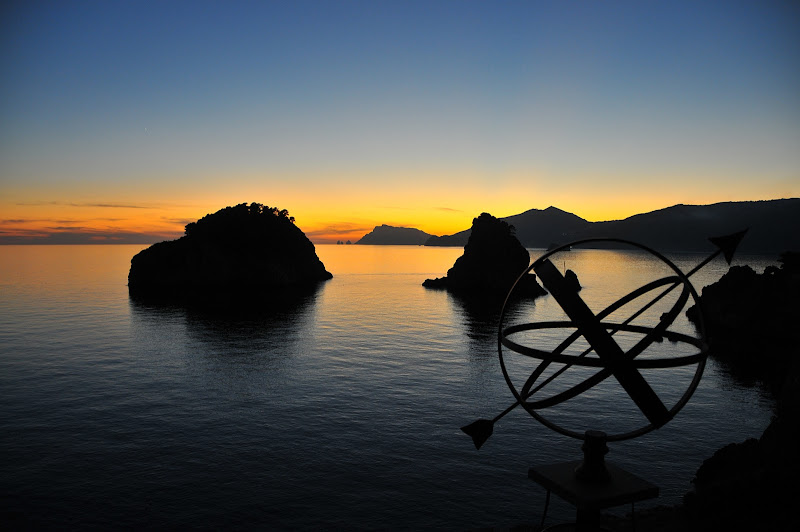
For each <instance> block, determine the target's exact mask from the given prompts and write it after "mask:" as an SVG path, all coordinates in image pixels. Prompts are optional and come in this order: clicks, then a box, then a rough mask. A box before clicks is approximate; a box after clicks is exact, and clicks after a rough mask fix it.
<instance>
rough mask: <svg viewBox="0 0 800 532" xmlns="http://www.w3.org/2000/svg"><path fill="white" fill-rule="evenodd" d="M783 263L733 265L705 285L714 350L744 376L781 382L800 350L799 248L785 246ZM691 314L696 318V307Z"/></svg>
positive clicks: (704, 299) (702, 300)
mask: <svg viewBox="0 0 800 532" xmlns="http://www.w3.org/2000/svg"><path fill="white" fill-rule="evenodd" d="M779 261H780V262H781V267H780V268H776V267H774V266H770V267H768V268H767V269H766V270H765V271H764V273H763V274H757V273H756V272H755V271H753V269H752V268H750V267H749V266H733V267H732V268H731V269H730V270H729V271H728V272H727V273H726V274H725V275H723V276H722V278H720V280H719V281H717V282H716V283H714V284H712V285H709V286H706V287H705V288H703V291H702V295H701V296H700V304H701V305H702V306H703V309H704V310H705V312H704V318H705V323H706V330H707V333H708V338H709V341H710V344H711V355H712V356H714V357H715V358H717V359H719V360H722V361H723V362H724V363H725V364H726V365H727V366H728V367H729V368H731V369H732V371H733V374H734V376H739V377H741V378H743V380H752V379H761V380H764V381H766V382H768V383H770V384H771V385H773V387H774V386H775V383H773V382H772V381H773V379H774V378H777V380H778V383H777V385H778V386H779V385H780V383H781V382H782V380H783V376H784V374H785V372H786V370H787V369H788V367H789V365H790V363H791V362H792V360H793V358H794V357H795V356H796V355H797V354H798V341H800V337H798V335H797V324H798V323H800V253H790V252H786V253H783V254H782V255H781V258H780V259H779ZM687 316H688V317H689V319H690V320H692V321H693V322H695V323H696V322H697V308H696V307H692V308H690V309H689V311H688V312H687Z"/></svg>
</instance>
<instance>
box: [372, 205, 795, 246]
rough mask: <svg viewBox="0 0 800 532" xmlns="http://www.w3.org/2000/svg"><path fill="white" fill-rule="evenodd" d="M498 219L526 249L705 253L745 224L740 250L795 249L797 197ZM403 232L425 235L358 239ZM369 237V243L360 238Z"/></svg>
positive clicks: (534, 212) (460, 238)
mask: <svg viewBox="0 0 800 532" xmlns="http://www.w3.org/2000/svg"><path fill="white" fill-rule="evenodd" d="M478 214H480V213H476V216H477V215H478ZM501 220H504V221H506V222H508V223H509V224H511V225H513V226H514V227H515V229H516V235H517V238H518V239H519V240H520V242H522V244H523V245H524V246H525V247H527V248H542V249H546V248H548V247H551V246H554V245H557V244H566V243H569V242H573V241H575V240H581V239H584V238H596V237H613V238H621V239H625V240H632V241H634V242H638V243H641V244H644V245H647V246H650V247H652V248H654V249H657V250H659V251H664V252H672V251H708V250H711V249H712V245H711V244H710V243H709V242H708V237H711V236H720V235H725V234H729V233H734V232H736V231H740V230H742V229H745V228H749V229H750V231H749V232H748V234H747V236H746V237H745V239H744V240H743V241H742V244H741V246H740V248H739V251H740V252H741V253H780V252H782V251H787V250H800V198H793V199H779V200H769V201H741V202H726V203H715V204H713V205H674V206H672V207H667V208H665V209H660V210H657V211H652V212H648V213H644V214H637V215H634V216H631V217H629V218H625V219H624V220H614V221H608V222H589V221H587V220H584V219H583V218H581V217H579V216H576V215H574V214H571V213H568V212H565V211H562V210H561V209H557V208H556V207H548V208H546V209H544V210H539V209H531V210H529V211H526V212H523V213H521V214H516V215H514V216H508V217H506V218H501ZM379 229H380V231H378V230H379ZM408 231H413V232H414V234H417V235H420V238H421V235H425V234H426V233H424V232H422V231H419V230H417V229H411V228H407V227H402V228H401V227H390V226H385V225H384V226H380V228H378V227H376V228H375V230H374V231H372V232H371V233H370V234H369V235H366V236H365V237H364V238H362V239H361V240H360V241H359V242H358V243H360V244H397V243H401V242H398V241H397V238H394V237H393V235H394V233H395V232H397V234H398V236H399V235H400V234H401V233H402V234H406V232H408ZM469 232H470V230H469V229H467V230H464V231H461V232H458V233H455V234H453V235H445V236H430V237H429V238H428V239H427V240H425V241H424V243H425V245H426V246H464V245H465V244H466V242H467V238H469ZM370 235H372V236H370ZM368 236H370V241H365V239H366V238H367V237H368ZM402 243H414V244H416V243H417V242H416V241H414V242H402Z"/></svg>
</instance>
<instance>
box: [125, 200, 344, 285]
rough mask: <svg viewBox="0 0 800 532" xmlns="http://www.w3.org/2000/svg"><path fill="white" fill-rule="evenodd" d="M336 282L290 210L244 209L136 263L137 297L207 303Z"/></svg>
mask: <svg viewBox="0 0 800 532" xmlns="http://www.w3.org/2000/svg"><path fill="white" fill-rule="evenodd" d="M332 277H333V276H332V275H331V274H330V273H329V272H328V271H326V270H325V266H324V265H323V264H322V262H321V261H320V260H319V258H318V257H317V254H316V250H315V248H314V244H312V243H311V241H310V240H308V238H307V237H306V236H305V234H304V233H303V232H302V231H301V230H300V229H299V228H298V227H297V226H296V225H295V224H294V218H292V217H290V216H289V213H288V212H287V211H286V210H279V209H277V208H272V207H267V206H264V205H261V204H259V203H251V204H250V205H248V204H246V203H242V204H239V205H236V206H235V207H226V208H224V209H222V210H220V211H217V212H216V213H214V214H209V215H207V216H204V217H203V218H201V219H200V220H198V221H197V222H192V223H190V224H188V225H187V226H186V234H185V236H183V237H181V238H179V239H178V240H172V241H167V242H160V243H158V244H154V245H152V246H150V247H149V248H147V249H145V250H143V251H141V252H140V253H138V254H137V255H136V256H134V257H133V259H131V269H130V273H129V274H128V290H129V292H130V294H131V295H132V296H138V297H151V298H179V299H192V300H203V299H205V298H216V297H220V296H224V297H228V298H240V299H242V300H245V299H247V298H257V297H260V296H263V295H265V294H266V295H270V294H292V293H300V292H303V291H308V290H309V289H311V288H313V287H314V286H316V285H317V284H318V283H320V282H321V281H325V280H327V279H330V278H332Z"/></svg>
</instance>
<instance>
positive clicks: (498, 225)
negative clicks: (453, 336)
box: [422, 212, 547, 298]
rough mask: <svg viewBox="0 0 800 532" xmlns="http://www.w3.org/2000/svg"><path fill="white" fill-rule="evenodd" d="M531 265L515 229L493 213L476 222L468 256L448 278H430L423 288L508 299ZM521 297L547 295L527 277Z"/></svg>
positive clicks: (519, 288) (520, 286) (521, 284)
mask: <svg viewBox="0 0 800 532" xmlns="http://www.w3.org/2000/svg"><path fill="white" fill-rule="evenodd" d="M529 263H530V255H529V254H528V250H526V249H525V248H524V247H523V246H522V244H520V242H519V240H517V237H516V236H514V228H513V226H511V225H509V224H508V223H506V222H504V221H502V220H498V219H497V218H495V217H494V216H492V215H491V214H489V213H485V212H484V213H482V214H481V215H480V216H478V217H477V218H475V219H473V220H472V229H471V232H470V236H469V239H468V240H467V244H466V246H464V254H463V255H462V256H460V257H459V258H458V259H456V262H455V264H453V267H452V268H450V269H449V270H447V275H446V276H445V277H440V278H437V279H426V280H425V282H423V283H422V286H425V287H427V288H442V289H446V290H448V291H450V292H453V293H457V294H459V295H461V296H480V297H498V298H502V297H504V296H505V295H506V294H507V293H508V291H509V290H510V289H511V287H512V285H513V284H514V281H516V280H517V278H518V277H519V276H520V274H521V273H522V272H523V271H525V269H526V268H527V267H528V264H529ZM516 290H517V292H516V293H518V294H519V295H523V296H528V297H538V296H541V295H544V294H546V293H547V292H546V291H545V290H544V288H542V287H541V286H540V285H539V283H538V282H537V281H536V275H534V274H530V273H529V274H527V275H525V277H524V278H523V279H520V282H519V283H518V285H517V288H516Z"/></svg>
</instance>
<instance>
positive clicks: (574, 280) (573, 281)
mask: <svg viewBox="0 0 800 532" xmlns="http://www.w3.org/2000/svg"><path fill="white" fill-rule="evenodd" d="M564 280H565V281H566V282H567V286H569V287H570V288H571V289H573V290H575V291H576V292H580V291H581V288H583V287H582V286H581V282H580V281H579V280H578V274H576V273H575V272H573V271H572V270H567V271H565V272H564Z"/></svg>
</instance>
